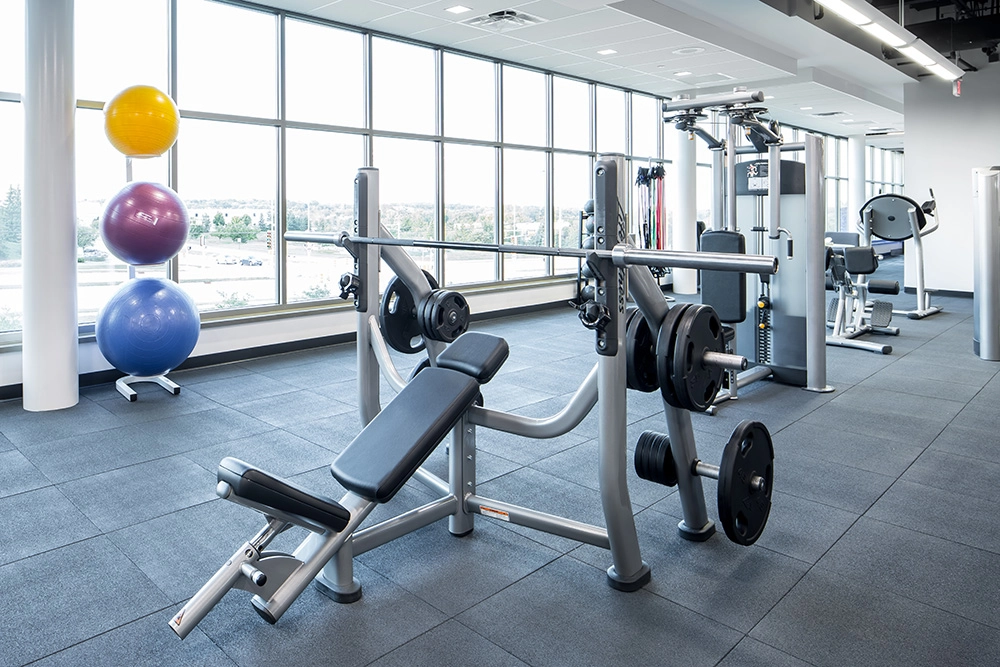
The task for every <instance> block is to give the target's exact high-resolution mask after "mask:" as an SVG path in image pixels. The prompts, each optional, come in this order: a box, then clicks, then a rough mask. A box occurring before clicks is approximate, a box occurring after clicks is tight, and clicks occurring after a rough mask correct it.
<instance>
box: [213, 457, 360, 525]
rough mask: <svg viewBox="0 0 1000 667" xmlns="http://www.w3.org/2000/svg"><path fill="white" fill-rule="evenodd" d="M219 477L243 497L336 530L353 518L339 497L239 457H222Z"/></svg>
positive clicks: (236, 493) (237, 494)
mask: <svg viewBox="0 0 1000 667" xmlns="http://www.w3.org/2000/svg"><path fill="white" fill-rule="evenodd" d="M218 479H219V481H220V482H225V483H226V484H228V485H229V486H230V487H231V488H232V490H233V493H234V494H235V495H236V496H238V497H240V498H244V499H246V500H248V501H250V502H252V503H256V504H258V505H263V506H265V507H273V508H274V509H276V510H281V511H282V512H285V513H286V514H291V515H294V516H301V517H303V518H305V519H308V520H309V521H312V522H314V523H318V524H319V525H321V526H325V527H327V528H329V529H330V530H332V531H334V532H340V531H342V530H343V529H344V528H345V527H346V526H347V522H348V521H349V520H350V518H351V513H350V512H348V511H347V509H345V508H344V507H343V506H342V505H341V504H340V503H338V502H337V501H335V500H330V499H329V498H324V497H323V496H317V495H315V494H314V493H311V492H309V491H306V490H305V489H303V488H302V487H300V486H298V485H296V484H293V483H292V482H289V481H287V480H284V479H281V478H280V477H275V476H274V475H271V474H269V473H266V472H264V471H263V470H261V469H259V468H255V467H253V466H252V465H250V464H249V463H245V462H244V461H240V460H239V459H234V458H232V457H226V458H224V459H222V461H221V462H220V463H219V470H218Z"/></svg>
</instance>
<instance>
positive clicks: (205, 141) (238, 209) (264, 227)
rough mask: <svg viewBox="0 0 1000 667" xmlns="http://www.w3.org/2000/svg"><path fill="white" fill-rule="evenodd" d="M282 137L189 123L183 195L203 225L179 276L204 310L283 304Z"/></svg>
mask: <svg viewBox="0 0 1000 667" xmlns="http://www.w3.org/2000/svg"><path fill="white" fill-rule="evenodd" d="M276 133H277V129H276V128H274V127H267V126H260V125H244V124H240V123H220V122H215V121H207V120H193V119H190V118H189V119H185V120H184V123H183V127H182V128H181V136H180V138H179V139H178V140H177V147H178V153H179V155H180V157H179V159H178V167H179V169H180V171H179V176H178V178H179V183H178V185H179V188H178V194H180V196H181V198H182V199H183V200H184V203H185V204H187V207H188V212H189V213H190V214H191V216H192V222H193V221H195V220H197V221H198V224H199V225H200V227H199V228H198V229H197V230H194V231H197V232H199V234H198V236H197V240H195V234H194V233H192V234H191V237H190V244H189V246H190V250H189V251H188V253H187V254H185V253H184V252H183V251H182V253H181V257H180V279H181V284H182V285H183V286H184V287H185V288H186V289H187V291H188V293H189V294H190V295H191V296H192V298H194V300H195V303H197V304H198V307H199V308H200V309H202V311H203V312H204V311H208V310H226V309H230V308H243V307H246V306H259V305H265V304H273V303H275V301H276V296H277V281H276V279H275V277H276V275H277V268H276V265H275V261H274V258H275V251H274V249H273V248H274V246H275V245H276V244H275V243H274V239H273V238H272V241H271V245H272V248H271V249H268V247H267V231H268V230H270V229H272V228H273V226H274V220H275V215H276V207H277V203H276V198H275V193H276V191H277V180H278V176H277V167H276V163H277V156H276V152H277V149H276V145H277V137H276ZM244 260H245V261H244ZM257 260H259V261H260V264H257V263H256V262H257Z"/></svg>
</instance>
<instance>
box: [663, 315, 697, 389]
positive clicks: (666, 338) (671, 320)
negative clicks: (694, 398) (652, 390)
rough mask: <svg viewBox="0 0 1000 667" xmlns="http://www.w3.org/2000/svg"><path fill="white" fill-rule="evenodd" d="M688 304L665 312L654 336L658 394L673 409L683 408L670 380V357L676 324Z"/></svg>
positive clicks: (672, 352)
mask: <svg viewBox="0 0 1000 667" xmlns="http://www.w3.org/2000/svg"><path fill="white" fill-rule="evenodd" d="M690 305H691V304H689V303H678V304H675V305H674V306H673V307H672V308H671V309H670V310H668V311H667V315H666V317H664V318H663V321H662V322H661V323H660V330H659V331H658V332H657V334H656V375H657V377H658V378H659V380H660V393H661V394H662V395H663V400H665V401H666V402H667V403H668V404H669V405H672V406H674V407H675V408H683V407H684V406H683V405H681V403H680V401H679V400H678V398H677V394H676V392H675V391H674V383H673V382H672V381H671V379H670V375H671V373H673V371H672V370H671V362H670V360H671V357H672V356H673V354H674V340H675V339H676V334H677V323H678V321H679V320H680V318H681V316H682V315H683V314H684V311H686V310H687V309H688V306H690Z"/></svg>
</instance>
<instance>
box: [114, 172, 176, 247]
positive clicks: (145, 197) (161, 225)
mask: <svg viewBox="0 0 1000 667" xmlns="http://www.w3.org/2000/svg"><path fill="white" fill-rule="evenodd" d="M190 226H191V224H190V221H189V219H188V212H187V208H185V206H184V202H182V201H181V198H180V197H178V196H177V194H176V193H175V192H174V191H173V190H171V189H170V188H168V187H165V186H163V185H160V184H159V183H148V182H145V181H137V182H135V183H129V184H128V185H126V186H125V187H124V188H122V189H121V190H120V191H119V192H118V194H116V195H115V196H114V197H112V198H111V199H110V200H108V204H107V206H105V207H104V212H103V213H102V214H101V238H102V239H103V240H104V245H106V246H107V247H108V250H110V251H111V252H112V253H113V254H114V256H115V257H117V258H118V259H120V260H122V261H123V262H125V263H127V264H134V265H142V264H162V263H163V262H166V261H167V260H169V259H170V258H171V257H173V256H174V255H176V254H177V253H178V252H180V249H181V248H183V247H184V243H185V242H186V241H187V237H188V230H189V228H190Z"/></svg>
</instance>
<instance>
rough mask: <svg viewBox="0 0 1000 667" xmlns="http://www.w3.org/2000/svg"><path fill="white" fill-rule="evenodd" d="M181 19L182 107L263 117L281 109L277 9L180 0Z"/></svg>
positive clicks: (179, 97) (179, 89)
mask: <svg viewBox="0 0 1000 667" xmlns="http://www.w3.org/2000/svg"><path fill="white" fill-rule="evenodd" d="M177 22H178V24H179V25H178V29H177V70H178V83H177V103H178V104H179V105H180V107H181V108H183V109H199V110H203V111H212V112H215V113H228V114H236V115H240V116H260V117H264V118H273V117H275V116H276V115H277V106H278V105H277V83H276V81H277V40H276V34H275V33H276V31H275V25H276V17H275V15H274V14H265V13H262V12H256V11H251V10H248V9H242V8H239V7H234V6H233V5H226V4H222V3H219V2H207V1H206V0H180V1H179V2H178V5H177Z"/></svg>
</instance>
